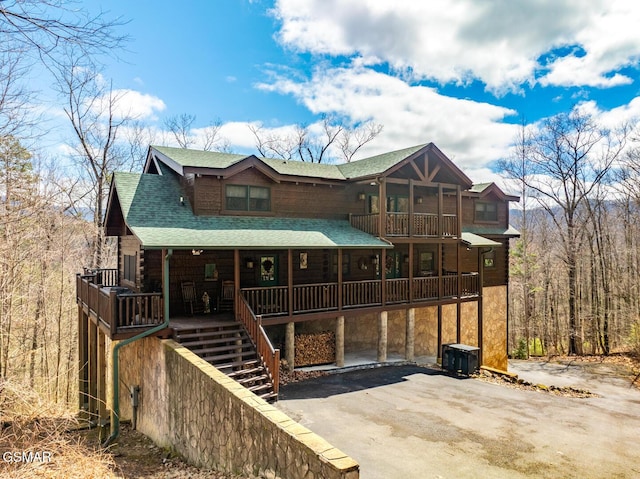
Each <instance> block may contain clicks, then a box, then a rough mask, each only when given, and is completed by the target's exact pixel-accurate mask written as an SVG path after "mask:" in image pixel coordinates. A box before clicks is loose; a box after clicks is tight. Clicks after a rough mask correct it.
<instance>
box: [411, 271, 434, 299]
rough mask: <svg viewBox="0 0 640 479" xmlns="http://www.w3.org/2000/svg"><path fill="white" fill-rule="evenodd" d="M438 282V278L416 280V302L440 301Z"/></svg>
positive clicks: (414, 281) (414, 285) (414, 295)
mask: <svg viewBox="0 0 640 479" xmlns="http://www.w3.org/2000/svg"><path fill="white" fill-rule="evenodd" d="M438 282H439V278H438V277H437V276H429V277H427V278H414V279H413V299H414V300H416V301H424V300H429V299H438Z"/></svg>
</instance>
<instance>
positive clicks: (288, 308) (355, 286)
mask: <svg viewBox="0 0 640 479" xmlns="http://www.w3.org/2000/svg"><path fill="white" fill-rule="evenodd" d="M459 279H460V282H459V281H458V280H459ZM412 282H413V285H412V286H413V287H412V288H410V280H409V279H408V278H399V279H388V280H386V281H385V289H386V294H385V297H384V299H383V293H382V290H383V286H382V280H367V281H345V282H344V283H342V287H340V284H339V283H317V284H300V285H294V286H292V288H291V297H290V294H289V287H287V286H275V287H266V288H242V289H241V290H240V292H241V295H242V297H243V298H244V300H246V302H247V304H248V305H249V307H250V308H251V309H252V310H253V311H254V312H255V314H257V315H260V316H263V317H264V318H269V317H278V316H295V315H304V314H309V313H319V312H326V311H341V310H352V309H356V308H368V307H382V306H384V305H394V304H413V305H416V304H425V303H433V302H437V301H440V300H450V299H457V298H458V297H460V298H461V299H462V298H470V297H476V296H478V295H479V293H480V282H479V275H478V273H463V274H462V275H460V276H458V275H457V274H448V275H444V276H440V277H438V276H432V277H420V278H413V280H412ZM458 284H460V288H458Z"/></svg>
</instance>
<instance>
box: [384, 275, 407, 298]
mask: <svg viewBox="0 0 640 479" xmlns="http://www.w3.org/2000/svg"><path fill="white" fill-rule="evenodd" d="M407 302H409V280H408V279H407V278H397V279H388V280H387V303H389V304H392V303H407Z"/></svg>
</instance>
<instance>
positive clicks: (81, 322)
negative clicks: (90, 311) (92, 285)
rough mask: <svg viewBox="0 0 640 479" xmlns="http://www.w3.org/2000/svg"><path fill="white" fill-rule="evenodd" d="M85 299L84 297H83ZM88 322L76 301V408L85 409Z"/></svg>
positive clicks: (87, 381) (87, 368)
mask: <svg viewBox="0 0 640 479" xmlns="http://www.w3.org/2000/svg"><path fill="white" fill-rule="evenodd" d="M84 299H86V298H84ZM88 322H89V317H88V316H87V315H86V314H85V312H84V309H83V307H82V303H78V408H79V409H80V410H81V411H82V410H85V409H87V407H88V405H87V395H88V393H89V390H88V384H89V375H88V370H89V352H88V336H87V335H88V332H87V328H88Z"/></svg>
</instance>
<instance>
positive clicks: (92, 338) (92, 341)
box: [87, 320, 98, 417]
mask: <svg viewBox="0 0 640 479" xmlns="http://www.w3.org/2000/svg"><path fill="white" fill-rule="evenodd" d="M87 338H88V352H89V361H88V368H89V371H88V375H87V377H88V379H89V384H88V387H87V392H88V393H89V400H88V403H89V408H88V411H89V415H90V417H92V416H93V415H94V414H96V410H97V401H96V397H97V393H98V384H97V382H98V365H97V359H98V344H97V343H98V325H97V324H96V323H94V322H93V320H90V321H89V328H88V331H87Z"/></svg>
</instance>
